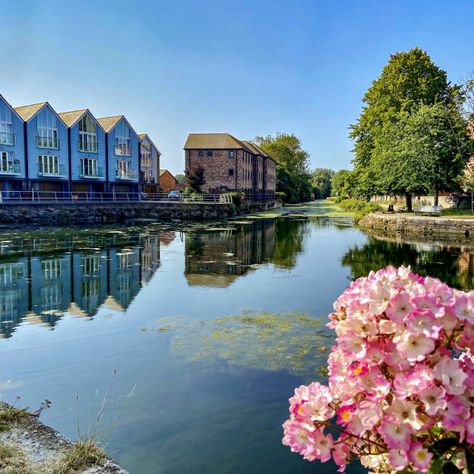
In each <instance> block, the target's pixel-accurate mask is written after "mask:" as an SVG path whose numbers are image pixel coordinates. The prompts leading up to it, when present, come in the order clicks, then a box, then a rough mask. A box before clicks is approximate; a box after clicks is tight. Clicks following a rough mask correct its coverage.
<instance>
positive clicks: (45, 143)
mask: <svg viewBox="0 0 474 474" xmlns="http://www.w3.org/2000/svg"><path fill="white" fill-rule="evenodd" d="M59 144H60V142H59V138H58V137H42V136H40V135H38V136H37V137H36V146H37V147H38V148H50V149H53V148H54V149H59Z"/></svg>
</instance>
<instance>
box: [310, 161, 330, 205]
mask: <svg viewBox="0 0 474 474" xmlns="http://www.w3.org/2000/svg"><path fill="white" fill-rule="evenodd" d="M333 176H334V171H333V170H331V169H328V168H315V169H314V170H313V172H312V174H311V184H312V186H313V193H314V196H315V197H316V199H325V198H327V197H329V196H330V195H331V181H332V177H333Z"/></svg>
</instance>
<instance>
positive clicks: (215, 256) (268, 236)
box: [185, 221, 275, 287]
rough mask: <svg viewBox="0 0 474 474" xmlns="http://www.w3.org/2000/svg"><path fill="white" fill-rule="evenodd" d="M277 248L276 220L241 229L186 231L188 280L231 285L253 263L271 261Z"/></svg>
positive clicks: (223, 285) (200, 283)
mask: <svg viewBox="0 0 474 474" xmlns="http://www.w3.org/2000/svg"><path fill="white" fill-rule="evenodd" d="M274 247H275V222H274V221H259V222H256V223H255V224H254V225H252V226H248V227H247V226H245V227H242V228H240V229H239V230H237V231H222V232H209V233H206V234H186V237H185V252H186V267H185V276H186V280H187V282H188V284H189V285H191V286H214V287H227V286H229V285H230V284H231V283H233V282H234V281H235V280H236V279H237V278H238V277H239V276H241V275H244V274H245V273H247V272H248V271H249V269H251V265H254V264H259V263H263V262H265V261H268V260H269V259H270V258H271V257H272V255H273V250H274Z"/></svg>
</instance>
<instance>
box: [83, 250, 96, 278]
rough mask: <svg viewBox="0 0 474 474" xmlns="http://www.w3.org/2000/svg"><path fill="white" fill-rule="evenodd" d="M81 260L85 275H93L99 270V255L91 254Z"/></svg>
mask: <svg viewBox="0 0 474 474" xmlns="http://www.w3.org/2000/svg"><path fill="white" fill-rule="evenodd" d="M81 260H82V262H81V266H82V273H83V275H92V274H94V273H97V272H98V271H99V256H97V255H90V256H87V257H82V259H81Z"/></svg>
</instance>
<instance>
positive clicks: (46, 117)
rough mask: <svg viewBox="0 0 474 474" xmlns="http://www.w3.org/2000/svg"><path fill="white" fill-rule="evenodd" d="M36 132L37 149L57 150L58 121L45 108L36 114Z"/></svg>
mask: <svg viewBox="0 0 474 474" xmlns="http://www.w3.org/2000/svg"><path fill="white" fill-rule="evenodd" d="M37 132H38V135H37V137H36V144H37V146H38V147H39V148H59V138H58V119H57V117H56V116H55V115H54V114H53V113H52V112H51V110H49V109H48V108H47V107H45V108H44V109H43V110H42V111H41V112H40V113H39V114H38V117H37Z"/></svg>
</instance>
